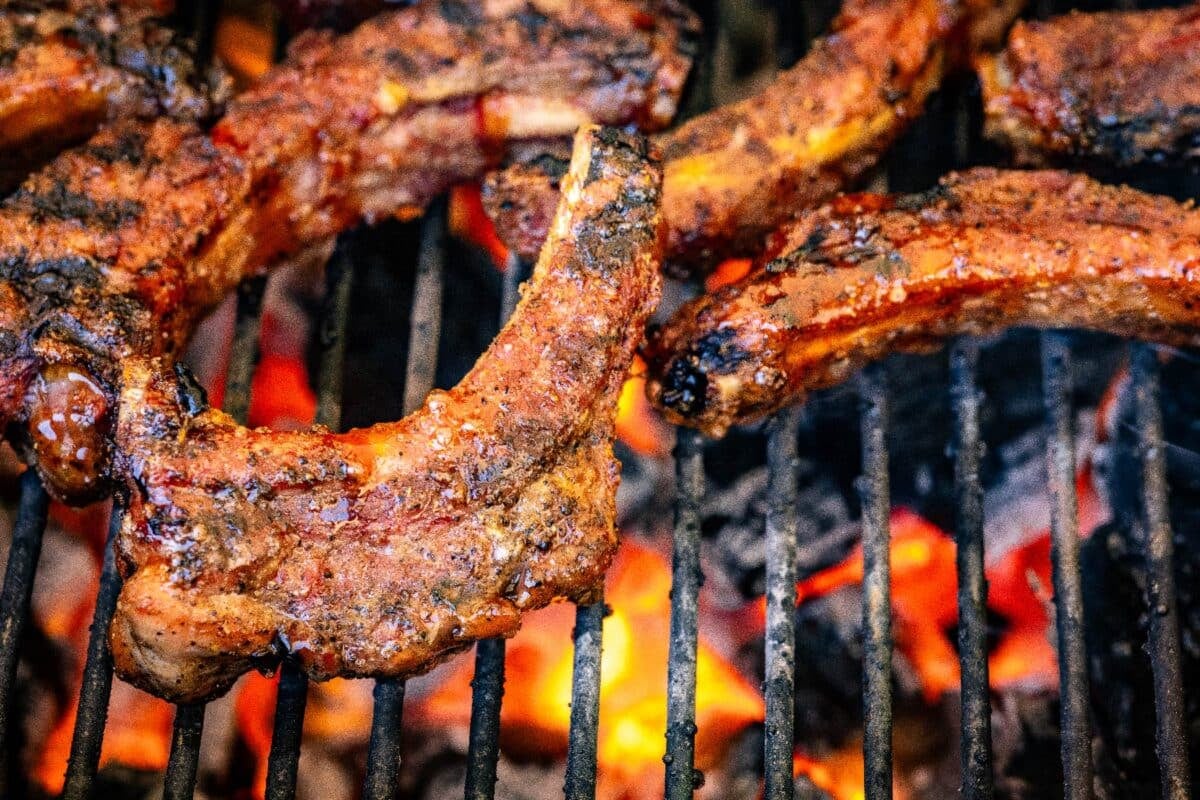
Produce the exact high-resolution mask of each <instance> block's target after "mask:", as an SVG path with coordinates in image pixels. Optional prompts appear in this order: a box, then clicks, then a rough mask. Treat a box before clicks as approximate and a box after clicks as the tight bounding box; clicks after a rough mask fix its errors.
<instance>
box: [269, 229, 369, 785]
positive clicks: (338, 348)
mask: <svg viewBox="0 0 1200 800" xmlns="http://www.w3.org/2000/svg"><path fill="white" fill-rule="evenodd" d="M348 249H349V243H348V239H347V237H342V238H340V239H339V240H338V244H337V247H336V248H335V250H334V254H333V257H332V258H331V259H330V260H329V263H328V264H326V267H325V301H324V303H323V305H322V307H321V316H320V319H319V321H318V324H317V336H318V343H319V345H320V349H321V359H320V363H319V364H318V367H317V409H316V421H317V422H318V423H319V424H321V425H326V426H328V427H329V428H332V429H337V428H338V426H339V425H340V424H341V421H342V420H341V417H342V405H341V398H342V366H343V362H344V359H345V354H346V345H345V338H346V319H347V315H348V313H349V308H350V287H351V283H352V280H353V264H352V263H351V260H350V257H349V253H348ZM307 705H308V676H307V675H306V674H305V673H304V670H303V669H302V668H301V667H300V665H299V664H298V663H297V662H294V661H285V662H284V664H283V666H282V667H281V672H280V675H279V694H278V696H277V699H276V701H275V726H274V729H273V731H272V735H271V751H270V753H269V754H268V756H267V792H266V797H267V800H291V798H293V797H295V796H296V774H297V770H298V769H299V766H300V741H301V738H302V737H303V735H304V709H305V707H306V706H307Z"/></svg>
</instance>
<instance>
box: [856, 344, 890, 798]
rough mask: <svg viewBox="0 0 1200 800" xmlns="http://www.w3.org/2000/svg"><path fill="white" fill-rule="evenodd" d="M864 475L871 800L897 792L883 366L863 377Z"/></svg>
mask: <svg viewBox="0 0 1200 800" xmlns="http://www.w3.org/2000/svg"><path fill="white" fill-rule="evenodd" d="M859 386H860V389H859V391H860V396H861V401H862V418H861V424H862V463H863V475H862V477H861V478H859V480H858V492H859V497H860V498H861V503H862V546H863V770H864V774H863V778H864V784H863V785H864V788H865V790H866V798H867V800H890V798H891V796H892V574H891V552H890V541H889V540H890V539H891V532H890V528H889V525H888V514H889V511H890V503H891V499H890V495H891V490H890V485H889V479H888V452H887V431H888V396H887V381H886V377H885V375H884V372H883V369H882V367H880V366H879V365H872V366H869V367H867V368H866V369H865V370H863V373H862V376H861V378H860V383H859Z"/></svg>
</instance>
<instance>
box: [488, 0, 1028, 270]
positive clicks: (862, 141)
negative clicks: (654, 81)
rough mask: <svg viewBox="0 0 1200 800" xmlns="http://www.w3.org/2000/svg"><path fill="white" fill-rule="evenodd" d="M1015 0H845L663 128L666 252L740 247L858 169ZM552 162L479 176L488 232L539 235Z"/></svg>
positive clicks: (701, 256)
mask: <svg viewBox="0 0 1200 800" xmlns="http://www.w3.org/2000/svg"><path fill="white" fill-rule="evenodd" d="M1019 6H1020V3H1019V2H1014V0H1005V2H990V1H989V2H982V1H981V0H974V2H955V1H954V0H899V2H897V0H849V2H848V3H847V4H846V7H845V8H844V9H843V11H842V13H841V15H840V16H839V17H838V18H837V20H836V21H835V22H834V26H833V31H832V33H830V34H829V35H828V36H826V37H825V38H824V39H820V40H818V41H817V42H815V43H814V45H813V47H812V50H811V51H810V52H809V53H808V55H807V56H805V57H804V58H803V59H802V60H801V61H800V62H799V63H798V64H797V65H796V66H794V67H792V68H791V69H790V70H788V71H786V72H784V73H783V74H781V75H780V76H779V77H778V78H777V79H776V80H775V82H774V83H773V84H771V85H770V86H769V87H768V88H766V89H765V90H763V91H762V92H760V93H759V94H757V95H755V96H753V97H751V98H748V99H746V100H743V101H742V102H739V103H735V104H733V105H730V106H725V107H723V108H718V109H716V110H714V111H711V112H709V113H707V114H703V115H701V116H699V117H697V118H695V119H693V120H691V121H689V122H688V123H686V124H684V125H682V126H681V127H679V128H677V129H675V130H672V131H670V132H668V133H665V134H663V135H662V136H661V137H660V138H659V140H658V142H659V144H660V146H661V148H662V151H663V159H664V179H663V180H664V184H663V186H664V189H663V216H664V218H665V219H666V223H667V232H668V234H667V257H668V259H673V260H678V261H683V262H687V261H693V262H694V261H699V262H702V263H706V262H710V261H711V260H712V259H713V258H714V257H715V256H718V255H725V254H731V253H737V252H752V251H754V250H755V249H757V247H758V246H759V245H760V244H761V241H762V237H763V236H764V235H765V234H766V233H767V232H769V231H770V230H772V229H773V228H774V227H775V226H777V225H779V224H780V223H781V222H783V221H784V220H786V219H788V218H790V217H791V216H792V214H793V213H794V212H795V210H796V209H798V208H803V207H806V206H813V205H816V204H818V203H820V202H823V201H824V200H826V199H828V198H829V197H831V196H832V195H834V194H835V193H837V192H838V191H840V190H842V189H844V188H846V187H847V186H848V185H850V184H852V183H853V182H854V181H856V180H857V179H859V178H861V177H862V176H863V175H864V174H865V173H866V172H867V171H868V170H870V169H871V168H872V167H873V166H875V164H877V163H878V161H879V158H880V156H881V155H882V154H883V152H884V151H885V150H886V149H887V147H888V146H889V145H890V144H891V143H892V142H893V141H894V140H895V139H896V137H897V136H898V135H899V134H900V133H901V131H903V130H904V129H905V127H906V126H907V125H908V124H909V123H910V122H911V121H912V119H913V118H914V117H916V116H917V115H918V114H920V113H921V110H922V108H923V107H924V105H925V100H926V98H927V97H928V96H929V94H930V93H931V92H932V91H933V90H934V89H936V88H937V86H938V84H939V82H940V81H941V79H942V76H943V74H944V73H945V71H946V69H947V66H948V64H949V63H956V62H958V61H959V60H961V59H960V57H959V54H960V53H962V52H963V51H964V50H969V49H970V48H971V47H973V46H974V45H975V43H977V42H979V41H981V40H984V39H987V38H988V37H994V36H996V35H997V34H999V33H1000V32H1002V31H1003V30H1004V28H1005V27H1006V26H1007V23H1008V22H1009V21H1011V19H1012V17H1013V16H1014V15H1015V14H1016V12H1017V10H1018V9H1019ZM561 164H562V162H561V158H559V157H557V156H556V154H555V153H553V152H544V153H543V152H537V151H531V152H528V153H526V154H525V161H524V162H518V163H515V164H513V165H512V166H511V167H510V168H509V169H507V170H505V171H502V172H500V173H497V174H495V175H492V176H489V178H488V180H487V182H486V183H485V187H484V200H485V203H486V205H487V209H488V212H489V214H490V215H491V216H492V218H493V219H494V220H495V222H496V227H497V230H498V232H499V234H500V238H501V239H502V240H504V241H505V242H506V243H508V244H509V246H510V247H512V248H513V249H514V250H515V251H516V252H518V253H520V254H521V255H522V256H524V257H526V258H529V257H532V256H533V255H535V254H536V253H537V248H538V247H539V246H540V245H541V242H542V240H543V239H544V238H545V234H546V228H547V225H548V223H549V220H550V217H551V214H552V213H553V210H554V207H555V203H556V188H557V187H556V180H557V173H559V172H561Z"/></svg>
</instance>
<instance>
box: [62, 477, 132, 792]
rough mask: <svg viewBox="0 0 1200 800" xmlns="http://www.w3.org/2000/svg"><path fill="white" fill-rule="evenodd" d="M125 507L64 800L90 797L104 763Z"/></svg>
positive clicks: (91, 641)
mask: <svg viewBox="0 0 1200 800" xmlns="http://www.w3.org/2000/svg"><path fill="white" fill-rule="evenodd" d="M123 516H124V509H122V508H121V507H120V506H119V505H118V504H117V503H116V502H115V501H114V502H113V506H112V510H111V511H110V512H109V521H108V538H107V541H106V542H105V544H104V566H103V567H102V568H101V570H100V590H99V591H98V592H97V593H96V611H95V613H94V614H93V615H92V628H91V634H90V635H89V636H88V649H87V660H86V661H85V662H84V665H83V684H82V687H81V689H80V693H79V706H78V707H77V709H76V716H75V731H74V735H73V738H72V739H71V754H70V757H69V758H68V760H67V776H66V781H65V782H64V784H63V793H62V797H63V800H86V798H88V797H90V796H91V793H92V784H93V783H94V782H95V779H96V770H97V768H98V767H99V765H100V745H101V744H102V743H103V742H104V725H105V722H106V721H107V720H108V696H109V693H110V692H111V691H112V679H113V671H112V652H111V651H110V650H109V647H108V626H109V624H110V623H111V622H112V618H113V612H114V611H116V609H117V595H119V594H120V592H121V575H120V573H118V572H117V559H116V553H115V546H116V539H117V531H119V530H120V529H121V518H122V517H123Z"/></svg>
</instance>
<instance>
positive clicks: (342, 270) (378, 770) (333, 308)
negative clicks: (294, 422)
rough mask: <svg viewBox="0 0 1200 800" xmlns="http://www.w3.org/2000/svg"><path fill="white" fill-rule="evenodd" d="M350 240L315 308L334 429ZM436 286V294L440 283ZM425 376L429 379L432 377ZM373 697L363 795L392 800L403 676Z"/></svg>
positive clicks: (321, 398)
mask: <svg viewBox="0 0 1200 800" xmlns="http://www.w3.org/2000/svg"><path fill="white" fill-rule="evenodd" d="M351 241H352V239H351V238H350V237H349V236H342V237H341V238H339V239H338V245H337V248H336V249H335V250H334V253H333V258H331V259H330V261H329V264H328V265H327V266H326V268H325V304H324V306H323V308H322V309H321V320H320V322H319V327H318V331H317V335H318V337H319V339H318V343H319V345H320V348H321V361H320V364H319V365H318V370H317V420H316V421H317V422H318V423H319V424H321V425H326V426H328V427H329V428H331V429H334V430H336V429H337V428H339V427H341V423H342V382H343V380H344V370H343V364H344V362H345V355H346V321H347V319H348V317H349V313H350V289H351V287H352V286H353V282H354V261H353V259H352V258H351V257H350V253H349V250H350V246H349V245H350V242H351ZM437 288H438V294H439V296H440V294H441V287H440V286H439V287H437ZM423 302H424V301H423V300H422V299H421V298H420V296H419V294H418V297H417V298H414V303H423ZM438 305H439V306H440V303H439V304H438ZM439 320H440V318H439ZM414 324H415V323H414ZM429 380H430V382H431V383H432V378H430V379H429ZM406 385H407V381H406ZM374 697H375V704H374V713H373V715H372V718H371V739H370V745H369V746H368V750H367V774H366V778H365V780H364V783H363V798H364V800H392V799H393V798H395V797H397V796H398V794H399V773H400V729H401V723H402V721H403V714H404V681H403V680H399V679H390V678H388V679H383V680H380V681H378V682H376V684H375V691H374Z"/></svg>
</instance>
